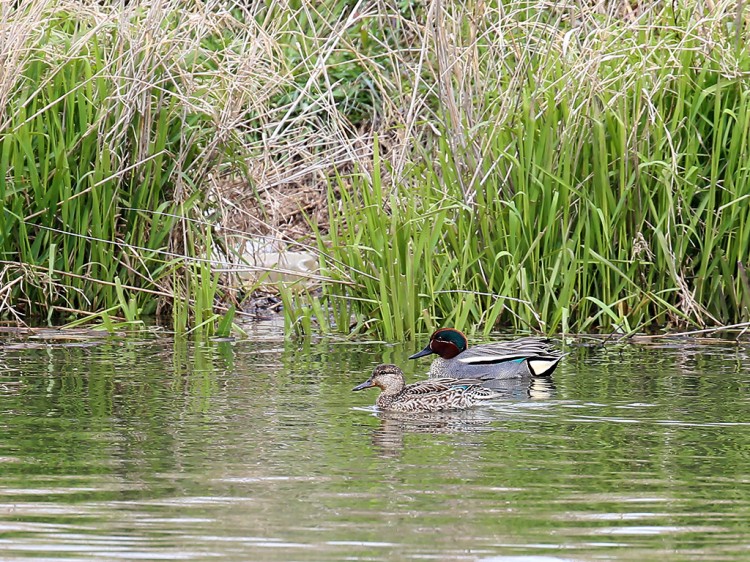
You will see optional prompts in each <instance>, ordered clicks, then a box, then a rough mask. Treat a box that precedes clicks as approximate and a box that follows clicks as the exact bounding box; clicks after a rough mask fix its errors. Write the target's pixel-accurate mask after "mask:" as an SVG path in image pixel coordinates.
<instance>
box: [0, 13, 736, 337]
mask: <svg viewBox="0 0 750 562" xmlns="http://www.w3.org/2000/svg"><path fill="white" fill-rule="evenodd" d="M260 4H263V3H259V4H251V5H246V3H240V2H237V3H234V2H219V1H207V2H197V1H196V2H192V1H190V2H177V1H176V0H152V1H135V2H128V3H127V4H125V3H124V2H112V3H105V2H102V3H99V4H91V3H81V2H73V1H62V0H48V1H43V0H21V1H19V2H15V3H6V4H3V5H2V7H0V31H2V33H0V57H2V58H1V60H2V71H0V172H2V173H0V233H1V234H2V240H0V248H1V251H2V257H1V259H2V263H0V280H1V281H2V286H1V287H0V313H2V314H3V316H4V317H6V318H10V319H15V320H16V321H18V322H25V321H28V320H29V319H32V318H44V319H48V321H50V322H56V321H60V320H61V319H68V318H69V317H81V318H89V319H90V320H91V321H100V322H102V323H104V324H105V325H108V326H109V327H110V328H111V329H114V328H115V327H116V325H115V321H117V318H118V317H119V318H121V319H122V321H124V322H125V323H133V324H136V323H138V322H140V321H141V320H142V319H143V318H145V317H147V316H149V315H152V314H155V313H159V312H164V311H172V318H173V322H174V326H175V327H176V329H178V330H186V329H189V328H191V327H192V328H195V327H196V326H205V325H210V326H214V328H212V329H220V330H221V331H222V332H226V331H227V329H228V326H229V324H231V314H232V312H230V316H229V319H227V318H225V319H224V321H221V322H220V321H219V317H220V315H221V313H222V312H223V311H226V310H230V311H233V310H234V308H233V307H232V305H239V306H241V297H242V292H243V290H244V291H245V292H249V291H251V290H252V288H253V287H255V286H256V284H257V283H261V282H263V268H262V267H257V266H253V265H250V264H247V263H245V262H244V260H243V257H242V256H241V255H237V252H236V251H235V249H236V248H238V247H240V245H241V244H240V242H241V241H242V239H243V233H242V232H236V231H234V230H232V229H231V228H228V227H229V226H231V225H232V224H236V223H237V221H236V219H237V217H238V216H239V217H243V216H246V217H249V215H248V214H247V213H246V211H245V210H244V209H243V208H241V206H240V205H239V204H238V198H237V197H233V196H232V195H231V194H230V193H229V192H228V191H227V190H226V189H224V187H225V186H226V185H227V183H228V182H230V181H235V180H236V179H237V178H241V180H242V182H243V185H244V186H245V187H244V188H243V189H244V193H245V194H247V195H248V196H250V197H258V196H260V194H265V193H269V192H272V191H273V190H274V189H275V188H276V187H278V186H282V185H285V186H289V185H296V184H311V183H312V184H317V185H321V184H322V185H324V186H326V187H325V188H326V189H327V195H328V219H329V220H328V223H329V225H328V228H317V226H316V225H315V224H311V228H312V229H313V235H314V240H312V242H311V243H312V244H313V245H314V247H315V248H316V252H317V255H318V256H319V260H320V271H319V272H316V273H315V274H314V275H310V276H309V277H310V279H314V280H316V281H320V280H322V281H321V282H320V285H319V288H310V287H308V288H307V289H305V290H303V291H301V292H300V291H298V290H297V289H295V288H292V287H289V286H288V285H281V286H280V287H279V290H280V292H281V296H282V298H283V301H284V304H285V306H284V314H285V316H286V318H287V322H288V326H289V328H290V330H295V329H296V330H297V331H303V332H307V333H309V332H311V331H314V330H316V329H317V330H323V331H329V330H331V331H332V330H338V331H342V332H347V333H349V332H359V331H365V330H367V331H372V332H376V333H379V334H381V335H382V336H384V337H386V338H388V339H408V338H412V337H414V336H415V335H416V334H418V333H421V332H424V331H429V330H431V329H433V328H434V327H435V326H437V325H447V324H452V325H455V326H458V327H462V328H466V329H468V330H475V329H482V330H484V331H490V330H492V329H495V328H498V327H508V328H513V329H520V330H527V331H538V332H544V333H552V332H559V331H562V332H566V333H568V332H586V331H597V330H602V331H613V330H614V331H617V332H620V333H623V334H628V333H633V332H636V331H643V330H648V329H665V328H666V329H670V328H675V327H680V328H682V327H685V326H688V327H690V328H691V329H700V328H702V327H704V326H720V325H727V324H743V323H746V322H748V320H750V283H749V282H748V277H747V273H746V271H745V268H746V267H747V265H748V261H750V251H749V250H750V248H749V247H748V246H749V245H750V241H749V240H750V232H748V228H750V227H749V224H750V223H749V222H748V221H749V219H750V216H749V215H750V181H749V179H748V169H749V165H748V162H750V154H748V151H749V150H750V148H749V147H748V136H749V135H748V123H750V119H749V117H750V116H749V115H748V111H750V110H749V109H748V108H749V107H750V105H749V104H748V95H750V81H749V80H748V71H750V54H748V49H747V32H746V29H747V27H748V21H747V20H748V14H747V11H746V9H745V7H744V6H743V4H742V3H741V2H711V3H701V2H696V1H692V0H686V1H685V2H681V3H680V2H678V3H663V2H657V1H644V2H629V3H598V4H596V3H589V2H580V1H576V2H567V1H563V2H495V1H493V2H479V1H475V0H466V1H458V2H445V0H433V1H431V2H426V3H418V2H403V1H398V2H397V1H395V0H392V1H389V0H386V1H379V2H369V1H368V2H365V1H360V2H357V3H354V4H352V3H348V2H323V3H320V2H309V1H305V0H295V1H286V2H276V3H269V4H268V5H265V4H264V5H260ZM248 220H249V219H248ZM272 234H275V235H276V236H277V237H279V238H282V239H283V238H284V233H283V232H280V233H279V232H277V233H272ZM241 269H244V270H249V271H251V272H252V273H254V274H255V284H253V285H252V286H251V287H249V288H248V287H245V288H244V289H243V290H240V289H239V287H238V285H239V283H238V281H237V278H236V277H235V274H236V273H237V272H238V271H239V270H241Z"/></svg>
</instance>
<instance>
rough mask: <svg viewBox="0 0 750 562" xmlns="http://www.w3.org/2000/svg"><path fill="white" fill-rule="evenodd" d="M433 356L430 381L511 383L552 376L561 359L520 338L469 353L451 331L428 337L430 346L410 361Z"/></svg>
mask: <svg viewBox="0 0 750 562" xmlns="http://www.w3.org/2000/svg"><path fill="white" fill-rule="evenodd" d="M431 353H435V354H437V355H438V357H437V358H436V359H435V360H434V361H433V362H432V366H431V367H430V378H433V377H461V378H485V379H489V380H492V379H495V380H497V379H512V378H518V377H525V376H529V375H531V376H535V377H543V376H548V375H551V374H552V371H554V370H555V368H556V367H557V364H558V363H559V362H560V359H562V357H563V355H562V353H560V352H559V351H558V350H556V349H554V348H552V347H551V346H550V341H549V340H547V339H544V338H521V339H518V340H515V341H511V342H497V343H488V344H484V345H477V346H476V347H472V348H470V349H469V343H468V341H467V340H466V336H465V335H463V334H462V333H461V332H459V331H458V330H456V329H454V328H441V329H440V330H437V331H436V332H435V333H433V334H432V336H430V343H428V344H427V347H425V348H424V349H423V350H422V351H420V352H418V353H415V354H414V355H412V356H411V357H409V359H416V358H417V357H424V356H425V355H430V354H431Z"/></svg>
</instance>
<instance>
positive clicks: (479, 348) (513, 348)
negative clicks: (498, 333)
mask: <svg viewBox="0 0 750 562" xmlns="http://www.w3.org/2000/svg"><path fill="white" fill-rule="evenodd" d="M561 357H562V353H560V352H559V351H557V350H556V349H554V348H553V347H551V342H550V340H548V339H544V338H521V339H518V340H515V341H510V342H497V343H488V344H483V345H476V346H474V347H470V348H468V349H467V350H466V351H463V352H462V353H460V354H459V355H458V357H456V359H457V360H458V361H460V362H461V363H465V364H467V365H492V364H495V363H504V362H506V361H522V360H524V359H535V360H546V361H554V362H557V361H559V360H560V358H561Z"/></svg>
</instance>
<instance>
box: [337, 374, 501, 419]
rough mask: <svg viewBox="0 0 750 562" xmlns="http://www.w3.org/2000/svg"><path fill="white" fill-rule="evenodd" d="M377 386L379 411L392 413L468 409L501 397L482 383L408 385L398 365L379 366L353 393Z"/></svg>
mask: <svg viewBox="0 0 750 562" xmlns="http://www.w3.org/2000/svg"><path fill="white" fill-rule="evenodd" d="M373 386H377V387H378V388H380V390H381V392H380V396H378V399H377V401H376V402H375V403H376V404H377V406H378V408H380V409H381V410H388V411H391V412H441V411H444V410H465V409H466V408H471V407H472V406H476V405H477V404H481V403H482V402H485V401H487V400H491V399H492V398H496V397H498V396H499V394H497V393H496V392H493V391H492V390H490V389H489V388H484V387H483V386H481V381H478V380H459V379H454V378H442V379H432V380H427V381H421V382H416V383H414V384H409V385H407V384H406V381H405V380H404V373H403V372H402V371H401V369H399V368H398V367H397V366H396V365H378V366H377V367H375V370H374V371H373V372H372V376H371V377H370V378H369V379H367V380H366V381H365V382H363V383H362V384H360V385H358V386H355V387H354V388H353V389H352V390H364V389H365V388H372V387H373Z"/></svg>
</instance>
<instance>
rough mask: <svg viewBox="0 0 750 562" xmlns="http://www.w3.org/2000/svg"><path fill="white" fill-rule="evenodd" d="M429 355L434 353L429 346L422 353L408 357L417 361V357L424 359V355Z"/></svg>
mask: <svg viewBox="0 0 750 562" xmlns="http://www.w3.org/2000/svg"><path fill="white" fill-rule="evenodd" d="M430 353H435V352H434V351H432V349H430V346H429V345H428V346H427V347H425V348H424V349H423V350H422V351H418V352H417V353H415V354H414V355H410V356H409V359H417V358H419V357H424V356H425V355H429V354H430Z"/></svg>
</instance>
